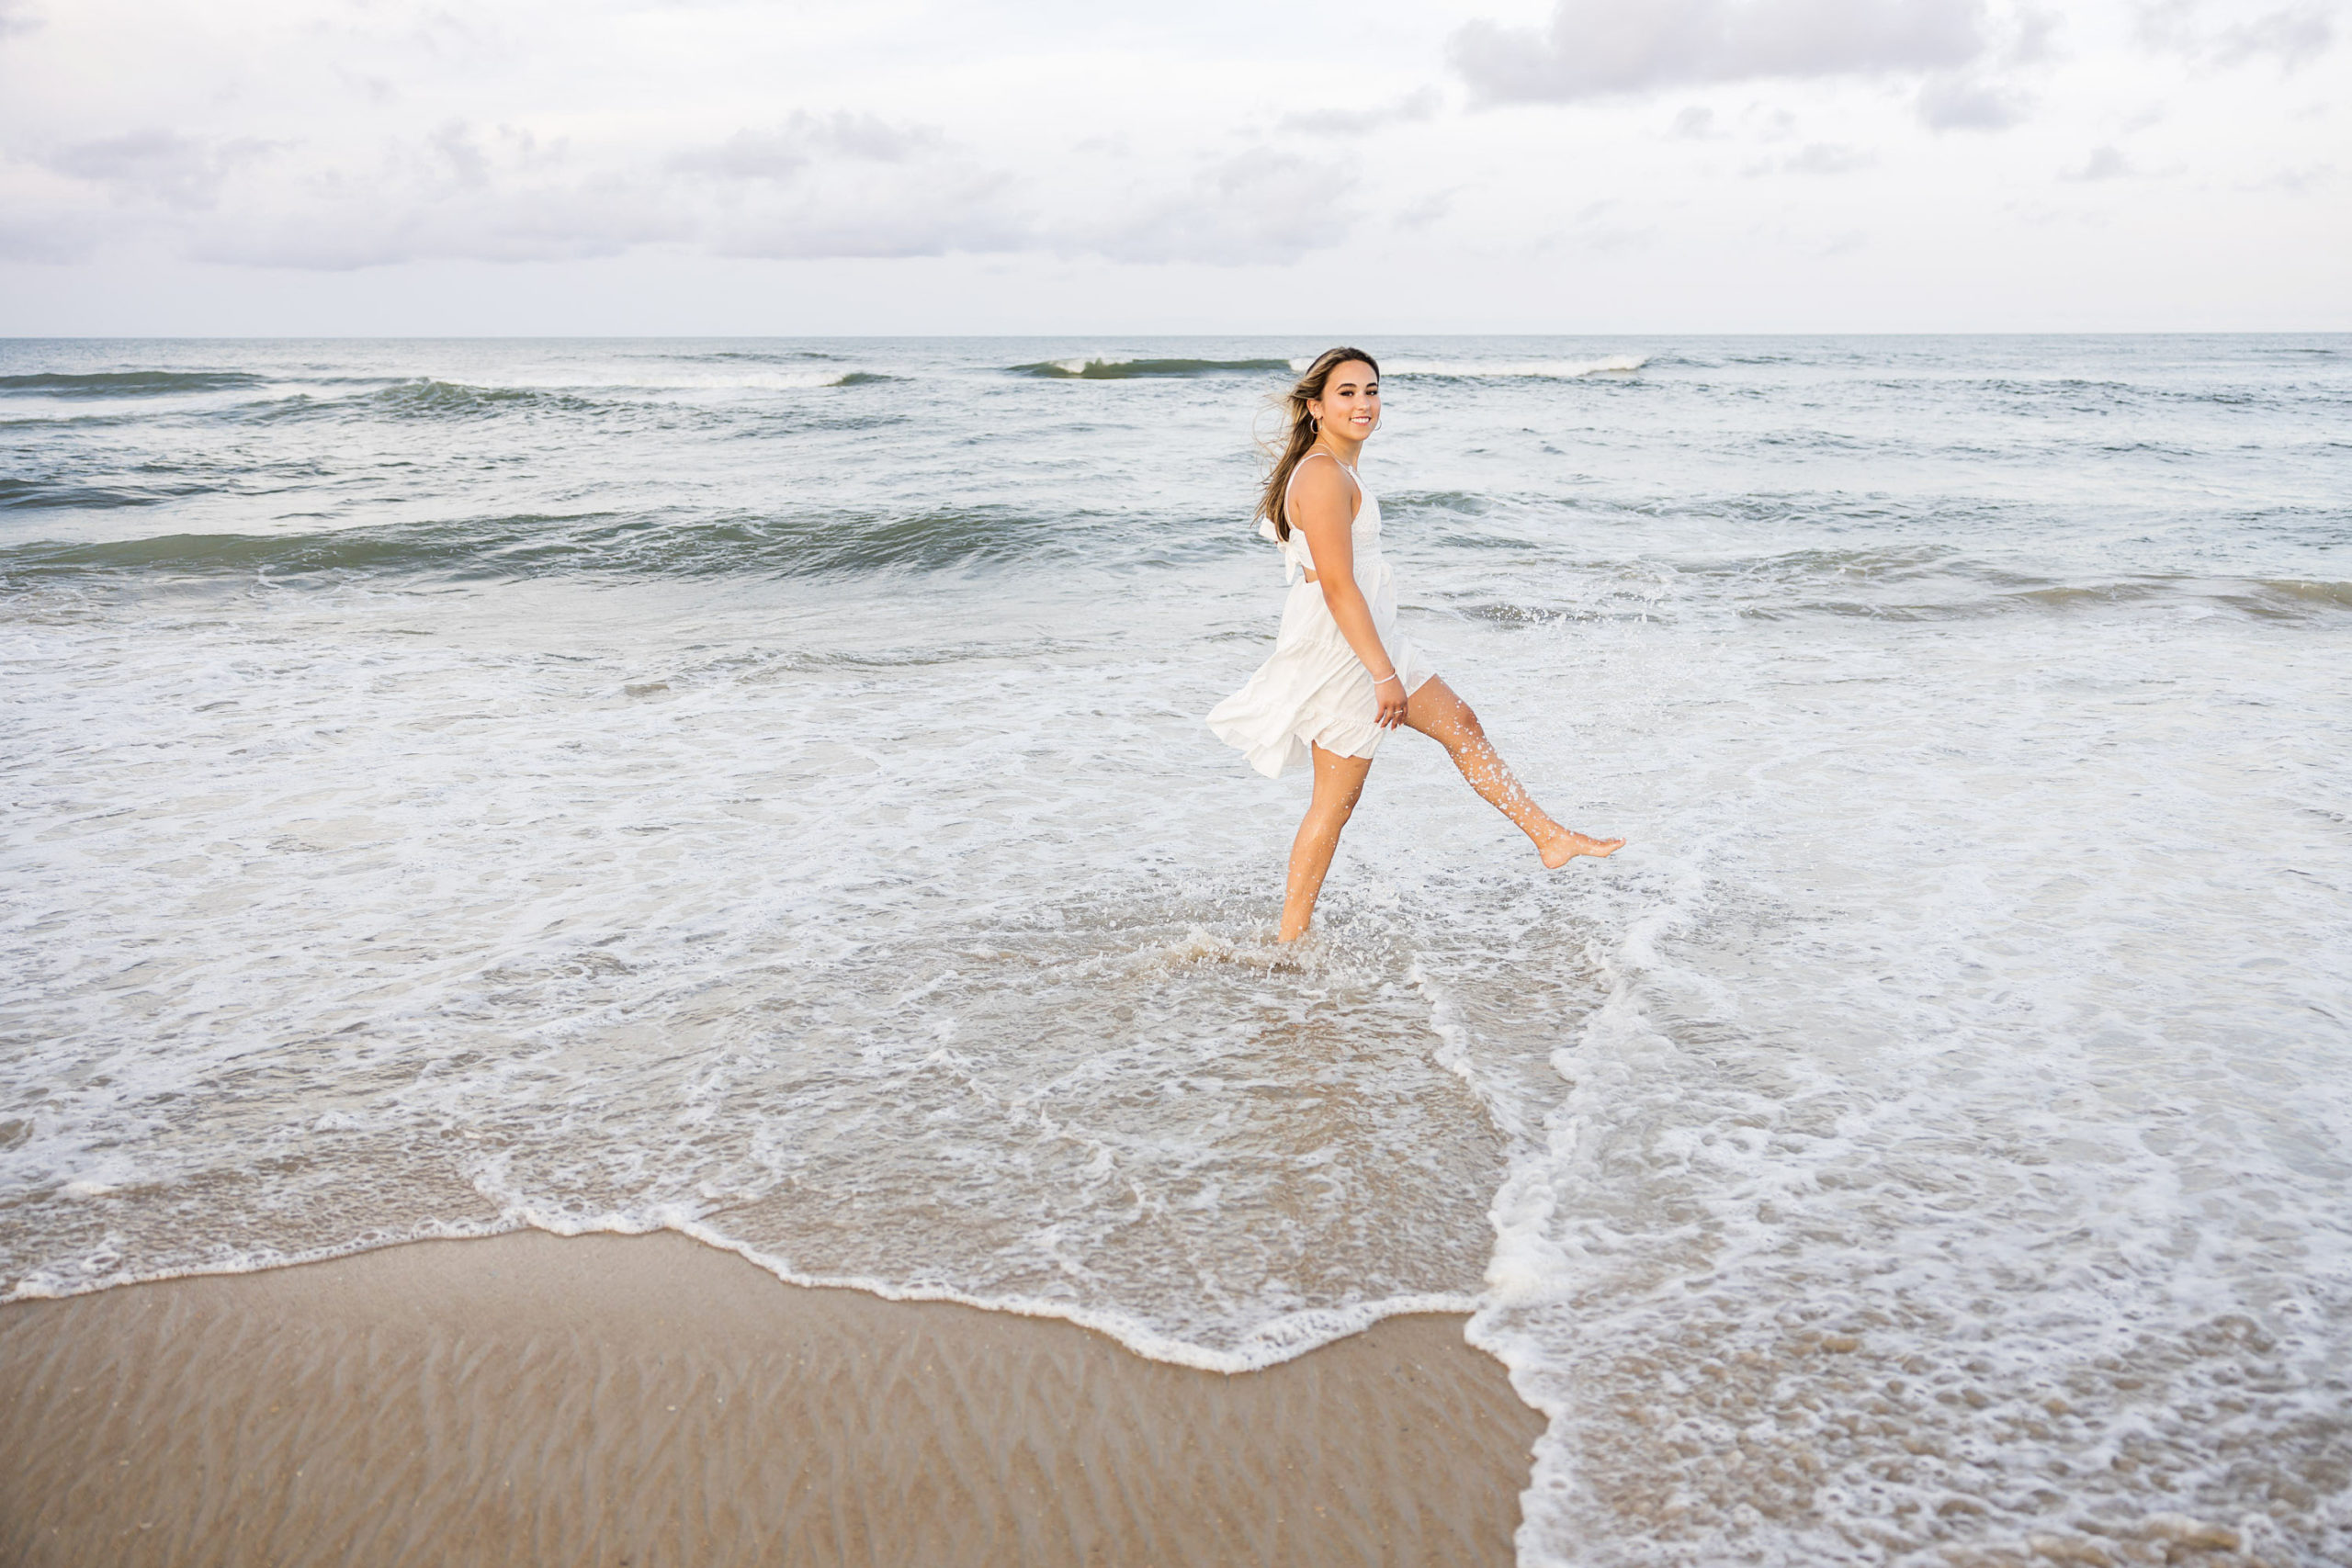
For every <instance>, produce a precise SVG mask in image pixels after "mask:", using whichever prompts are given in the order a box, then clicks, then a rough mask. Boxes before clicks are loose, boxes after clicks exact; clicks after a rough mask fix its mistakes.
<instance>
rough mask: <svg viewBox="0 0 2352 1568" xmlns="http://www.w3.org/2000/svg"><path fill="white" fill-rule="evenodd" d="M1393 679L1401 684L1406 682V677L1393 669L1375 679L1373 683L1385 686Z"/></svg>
mask: <svg viewBox="0 0 2352 1568" xmlns="http://www.w3.org/2000/svg"><path fill="white" fill-rule="evenodd" d="M1391 681H1394V682H1397V684H1398V685H1400V686H1401V685H1403V684H1404V683H1405V678H1404V677H1403V676H1402V675H1399V674H1397V671H1394V670H1391V671H1389V672H1388V673H1387V674H1385V675H1383V676H1380V677H1378V678H1377V679H1375V680H1374V682H1373V684H1374V685H1375V686H1385V685H1386V684H1388V682H1391Z"/></svg>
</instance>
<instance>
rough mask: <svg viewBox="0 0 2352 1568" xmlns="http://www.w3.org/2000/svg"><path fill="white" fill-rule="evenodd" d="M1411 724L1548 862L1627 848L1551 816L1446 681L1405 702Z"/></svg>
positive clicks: (1429, 684) (1425, 685)
mask: <svg viewBox="0 0 2352 1568" xmlns="http://www.w3.org/2000/svg"><path fill="white" fill-rule="evenodd" d="M1405 722H1406V723H1407V724H1408V725H1411V726H1412V727H1413V728H1415V729H1418V730H1419V731H1420V732H1421V733H1422V734H1424V735H1426V736H1428V737H1429V738H1430V739H1432V740H1434V741H1436V742H1437V743H1438V744H1439V745H1441V746H1442V747H1444V748H1445V750H1446V752H1447V754H1448V755H1450V756H1452V757H1453V765H1454V766H1455V767H1457V768H1459V769H1461V770H1462V776H1463V777H1464V778H1465V779H1467V780H1469V781H1470V787H1471V788H1472V789H1475V790H1476V791H1477V792H1478V793H1479V794H1480V795H1483V796H1484V797H1485V798H1486V801H1487V805H1489V806H1491V807H1494V808H1495V809H1496V810H1498V811H1499V812H1501V813H1502V814H1503V815H1504V816H1506V817H1508V818H1510V819H1511V821H1512V822H1513V823H1514V824H1516V825H1517V827H1518V829H1519V830H1520V831H1521V832H1522V833H1524V834H1526V835H1527V836H1528V837H1529V838H1531V839H1532V840H1535V848H1536V849H1537V850H1538V851H1539V852H1541V853H1542V854H1543V856H1544V864H1545V865H1547V866H1550V867H1551V868H1552V869H1553V870H1555V871H1556V870H1558V869H1559V868H1560V867H1562V866H1564V865H1566V864H1567V863H1568V862H1570V861H1572V860H1574V859H1575V858H1576V857H1577V856H1578V855H1608V854H1614V853H1616V852H1617V851H1618V850H1620V849H1622V848H1623V847H1624V843H1625V840H1623V839H1590V838H1587V837H1586V836H1585V835H1584V834H1582V833H1579V832H1577V831H1575V830H1574V829H1568V828H1563V827H1561V826H1560V825H1559V824H1558V823H1557V822H1555V821H1553V820H1552V819H1551V818H1549V817H1546V816H1545V815H1544V808H1543V807H1540V806H1538V805H1536V804H1535V802H1534V801H1533V800H1532V799H1531V798H1530V797H1529V795H1528V793H1527V791H1526V790H1525V789H1524V788H1522V787H1521V785H1520V782H1519V780H1518V779H1517V778H1515V777H1513V776H1512V774H1511V771H1510V768H1509V767H1508V766H1506V765H1505V764H1504V762H1503V760H1502V758H1501V757H1500V756H1499V755H1498V754H1497V753H1496V751H1495V749H1494V746H1493V745H1492V744H1491V743H1490V742H1489V741H1488V740H1487V732H1486V730H1485V729H1484V728H1481V727H1480V726H1479V723H1478V716H1477V715H1476V714H1475V713H1472V712H1471V711H1470V705H1469V704H1468V703H1465V702H1464V701H1463V700H1462V699H1461V698H1460V697H1457V696H1455V695H1454V694H1453V687H1451V686H1449V685H1447V684H1446V683H1445V682H1443V681H1442V680H1441V679H1438V678H1437V677H1435V676H1432V677H1430V679H1429V680H1427V681H1424V682H1421V683H1420V685H1419V687H1417V688H1415V690H1414V692H1413V694H1412V695H1411V696H1410V697H1408V698H1407V699H1406V701H1405ZM1317 755H1318V756H1319V755H1320V753H1319V752H1318V753H1317ZM1320 779H1321V775H1320V774H1317V788H1318V793H1317V799H1320V798H1321V795H1320V793H1319V789H1320ZM1292 863H1293V864H1294V865H1295V864H1296V862H1295V861H1293V862H1292ZM1294 874H1295V873H1294Z"/></svg>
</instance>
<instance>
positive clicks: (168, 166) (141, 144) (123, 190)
mask: <svg viewBox="0 0 2352 1568" xmlns="http://www.w3.org/2000/svg"><path fill="white" fill-rule="evenodd" d="M272 145H273V144H272V143H270V142H266V141H254V140H252V139H250V138H240V139H236V140H232V141H210V140H206V139H202V138H198V137H193V136H182V135H181V134H179V132H177V131H175V130H159V129H149V130H132V131H126V132H125V133H123V134H122V135H120V136H108V137H102V138H100V139H98V140H97V141H76V142H73V143H71V144H69V145H67V146H63V147H58V148H52V149H51V150H50V151H48V152H44V153H42V154H40V155H39V156H38V157H36V158H35V159H34V162H35V163H38V164H40V166H41V167H43V168H45V169H47V170H49V171H50V172H51V174H57V175H66V176H68V177H70V178H73V179H77V180H87V181H88V182H90V183H91V184H92V185H96V186H101V187H103V188H104V189H106V190H107V193H108V194H110V195H112V196H114V197H116V198H118V199H120V200H130V201H138V200H146V201H156V202H161V203H163V204H164V206H166V207H177V208H206V207H210V206H212V205H213V204H214V202H215V201H216V200H218V198H219V197H220V186H221V182H222V181H224V180H225V179H227V178H228V177H229V175H231V173H232V172H233V171H234V170H235V169H236V168H237V167H238V166H239V165H240V164H249V163H252V162H253V161H254V159H256V158H259V157H262V156H264V155H265V154H266V153H267V152H270V151H271V149H272Z"/></svg>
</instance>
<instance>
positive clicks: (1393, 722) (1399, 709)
mask: <svg viewBox="0 0 2352 1568" xmlns="http://www.w3.org/2000/svg"><path fill="white" fill-rule="evenodd" d="M1372 695H1373V700H1374V702H1377V703H1378V704H1379V705H1380V716H1379V717H1377V718H1375V719H1374V720H1373V721H1372V722H1373V723H1374V724H1375V725H1377V726H1379V727H1380V728H1383V729H1394V728H1397V726H1398V725H1400V724H1402V723H1404V722H1405V681H1404V678H1403V677H1402V676H1400V675H1397V674H1396V673H1394V672H1393V671H1392V672H1391V673H1390V675H1389V677H1388V679H1386V680H1385V681H1374V682H1373V683H1372Z"/></svg>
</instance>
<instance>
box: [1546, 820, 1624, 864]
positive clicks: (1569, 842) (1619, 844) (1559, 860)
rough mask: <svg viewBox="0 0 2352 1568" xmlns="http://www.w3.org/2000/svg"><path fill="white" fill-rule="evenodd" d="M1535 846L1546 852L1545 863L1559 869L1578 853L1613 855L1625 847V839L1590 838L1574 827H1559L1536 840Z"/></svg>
mask: <svg viewBox="0 0 2352 1568" xmlns="http://www.w3.org/2000/svg"><path fill="white" fill-rule="evenodd" d="M1535 847H1536V848H1537V849H1539V850H1541V851H1543V852H1544V865H1546V866H1547V867H1549V868H1550V869H1551V870H1554V871H1557V870H1559V869H1560V868H1561V867H1562V866H1564V865H1566V864H1567V863H1569V862H1570V861H1572V860H1574V859H1576V858H1577V856H1578V855H1591V856H1594V857H1595V858H1599V857H1600V856H1603V855H1613V854H1615V853H1616V852H1618V851H1619V850H1622V849H1623V848H1624V847H1625V840H1623V839H1589V838H1587V837H1585V835H1583V834H1582V833H1579V832H1577V831H1576V830H1575V829H1569V828H1559V829H1554V830H1553V831H1552V832H1550V833H1547V834H1545V835H1544V837H1543V838H1541V839H1539V840H1536V844H1535Z"/></svg>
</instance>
